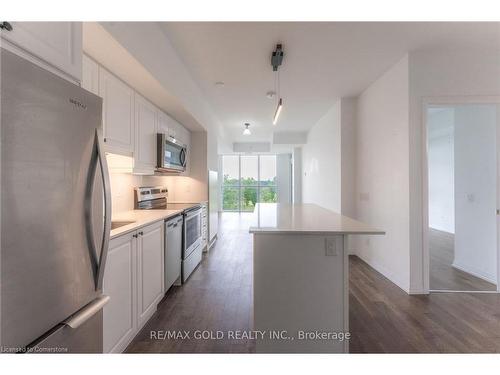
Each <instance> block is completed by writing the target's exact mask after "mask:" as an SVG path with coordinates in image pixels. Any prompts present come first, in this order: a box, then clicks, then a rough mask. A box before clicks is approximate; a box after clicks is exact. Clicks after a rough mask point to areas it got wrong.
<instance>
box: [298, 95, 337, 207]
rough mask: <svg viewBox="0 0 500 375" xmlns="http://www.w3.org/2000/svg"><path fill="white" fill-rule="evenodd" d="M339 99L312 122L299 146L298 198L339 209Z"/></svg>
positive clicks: (305, 201)
mask: <svg viewBox="0 0 500 375" xmlns="http://www.w3.org/2000/svg"><path fill="white" fill-rule="evenodd" d="M340 136H341V125H340V101H337V102H336V103H335V105H334V106H333V107H332V108H331V109H330V110H329V111H328V112H327V113H326V114H325V115H324V116H323V117H322V118H321V119H320V120H319V121H318V123H317V124H315V125H314V126H313V127H312V128H311V130H310V131H309V134H308V136H307V143H306V144H305V145H304V146H303V147H302V171H303V174H302V201H303V202H304V203H315V204H318V205H320V206H323V207H325V208H328V209H330V210H332V211H336V212H340V211H341V142H340Z"/></svg>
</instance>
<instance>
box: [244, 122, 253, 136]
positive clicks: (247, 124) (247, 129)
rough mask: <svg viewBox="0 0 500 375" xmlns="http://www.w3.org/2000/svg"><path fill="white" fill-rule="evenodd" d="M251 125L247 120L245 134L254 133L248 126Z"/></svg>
mask: <svg viewBox="0 0 500 375" xmlns="http://www.w3.org/2000/svg"><path fill="white" fill-rule="evenodd" d="M249 126H250V124H249V123H248V122H246V123H245V130H243V135H250V134H252V132H251V131H250V129H249V128H248V127H249Z"/></svg>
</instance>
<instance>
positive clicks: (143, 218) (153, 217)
mask: <svg viewBox="0 0 500 375" xmlns="http://www.w3.org/2000/svg"><path fill="white" fill-rule="evenodd" d="M172 203H175V204H182V205H183V206H184V205H185V207H183V208H179V209H175V210H130V211H125V212H120V213H116V214H113V216H112V218H111V221H112V222H126V221H131V222H132V223H130V224H127V225H123V226H121V227H118V228H116V229H112V230H111V233H110V239H113V238H116V237H119V236H121V235H123V234H126V233H129V232H133V231H135V230H137V229H139V228H141V227H144V226H146V225H149V224H152V223H154V222H156V221H160V220H165V219H168V218H170V217H173V216H176V215H179V214H181V213H182V212H183V211H184V210H186V209H187V208H189V206H190V205H191V206H196V205H198V204H200V202H182V203H181V202H172Z"/></svg>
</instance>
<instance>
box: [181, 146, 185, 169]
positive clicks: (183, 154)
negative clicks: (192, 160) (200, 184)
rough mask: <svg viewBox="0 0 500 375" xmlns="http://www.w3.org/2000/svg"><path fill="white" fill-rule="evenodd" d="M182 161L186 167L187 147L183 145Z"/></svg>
mask: <svg viewBox="0 0 500 375" xmlns="http://www.w3.org/2000/svg"><path fill="white" fill-rule="evenodd" d="M180 159H181V160H180V162H181V165H182V166H183V167H186V149H185V148H184V147H183V148H182V149H181V154H180Z"/></svg>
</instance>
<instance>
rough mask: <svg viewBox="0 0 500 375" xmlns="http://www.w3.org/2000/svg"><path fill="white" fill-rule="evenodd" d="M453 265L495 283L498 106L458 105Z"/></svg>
mask: <svg viewBox="0 0 500 375" xmlns="http://www.w3.org/2000/svg"><path fill="white" fill-rule="evenodd" d="M454 112H455V192H454V194H455V228H456V232H455V258H454V261H453V265H454V266H455V267H458V268H460V269H462V270H463V271H466V272H469V273H471V274H473V275H476V276H479V277H482V278H484V279H486V280H488V281H490V282H492V283H494V284H496V281H497V280H496V279H497V275H496V267H497V218H496V213H495V207H496V205H497V181H496V179H497V149H496V147H497V146H496V122H497V119H496V106H495V105H468V106H456V107H454Z"/></svg>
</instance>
